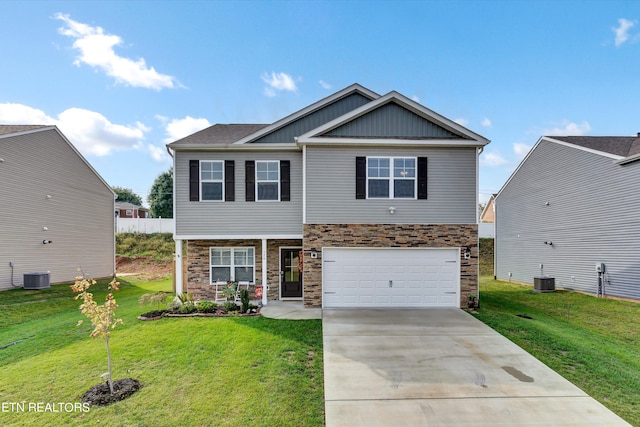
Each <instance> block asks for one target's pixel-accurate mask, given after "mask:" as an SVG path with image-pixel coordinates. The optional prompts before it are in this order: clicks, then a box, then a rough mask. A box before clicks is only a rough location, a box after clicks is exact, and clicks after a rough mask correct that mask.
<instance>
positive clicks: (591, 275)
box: [495, 140, 640, 299]
mask: <svg viewBox="0 0 640 427" xmlns="http://www.w3.org/2000/svg"><path fill="white" fill-rule="evenodd" d="M639 182H640V162H635V163H630V164H627V165H623V166H621V165H618V164H616V163H615V160H613V159H611V158H608V157H604V156H601V155H598V154H594V153H589V152H586V151H583V150H579V149H576V148H571V147H567V146H563V145H560V144H556V143H552V142H548V141H545V140H541V141H540V143H539V144H538V145H537V146H536V147H535V148H534V149H533V151H532V152H531V153H530V154H529V156H528V157H527V158H526V160H525V161H524V162H523V163H522V164H521V166H520V167H519V169H518V170H517V173H515V174H514V175H513V176H512V177H511V179H510V180H509V181H508V183H507V184H506V185H505V186H504V188H503V189H502V190H501V192H500V193H499V195H498V197H497V198H496V204H495V206H496V207H495V209H496V211H495V212H496V223H495V224H496V247H495V252H496V253H495V257H496V258H495V261H496V264H495V269H496V276H497V277H498V278H499V279H504V280H509V279H511V280H514V281H518V282H524V283H533V280H534V277H536V276H540V275H541V274H542V275H548V276H550V277H554V278H555V281H556V286H557V287H563V288H570V289H576V290H580V291H584V292H589V293H594V294H595V293H597V290H598V275H597V273H596V270H595V264H596V263H600V262H602V263H604V264H605V265H606V272H607V277H606V278H607V279H608V280H609V283H605V293H606V294H609V295H614V296H619V297H627V298H636V299H639V298H640V222H638V218H640V191H638V183H639ZM547 203H548V204H547ZM544 242H552V243H553V245H548V244H545V243H544ZM541 264H542V266H543V267H542V269H541V268H540V265H541ZM509 273H511V277H509Z"/></svg>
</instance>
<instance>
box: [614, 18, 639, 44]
mask: <svg viewBox="0 0 640 427" xmlns="http://www.w3.org/2000/svg"><path fill="white" fill-rule="evenodd" d="M618 24H620V25H619V26H618V27H613V28H611V30H612V31H613V32H614V33H615V35H616V38H615V44H616V47H619V46H622V45H623V44H624V43H625V42H627V41H628V40H629V37H630V36H629V30H630V29H631V28H633V26H634V25H636V21H629V20H628V19H624V18H620V19H618Z"/></svg>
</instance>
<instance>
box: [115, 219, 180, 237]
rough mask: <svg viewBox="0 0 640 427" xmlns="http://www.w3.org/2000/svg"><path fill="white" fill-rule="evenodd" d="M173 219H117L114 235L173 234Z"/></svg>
mask: <svg viewBox="0 0 640 427" xmlns="http://www.w3.org/2000/svg"><path fill="white" fill-rule="evenodd" d="M174 221H175V220H174V219H173V218H117V225H116V233H145V234H152V233H173V230H174Z"/></svg>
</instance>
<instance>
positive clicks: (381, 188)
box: [369, 179, 389, 199]
mask: <svg viewBox="0 0 640 427" xmlns="http://www.w3.org/2000/svg"><path fill="white" fill-rule="evenodd" d="M369 197H371V198H386V199H388V198H389V180H388V179H370V180H369Z"/></svg>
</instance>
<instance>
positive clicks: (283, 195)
mask: <svg viewBox="0 0 640 427" xmlns="http://www.w3.org/2000/svg"><path fill="white" fill-rule="evenodd" d="M290 175H291V162H290V161H289V160H280V201H281V202H289V201H291V176H290Z"/></svg>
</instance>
